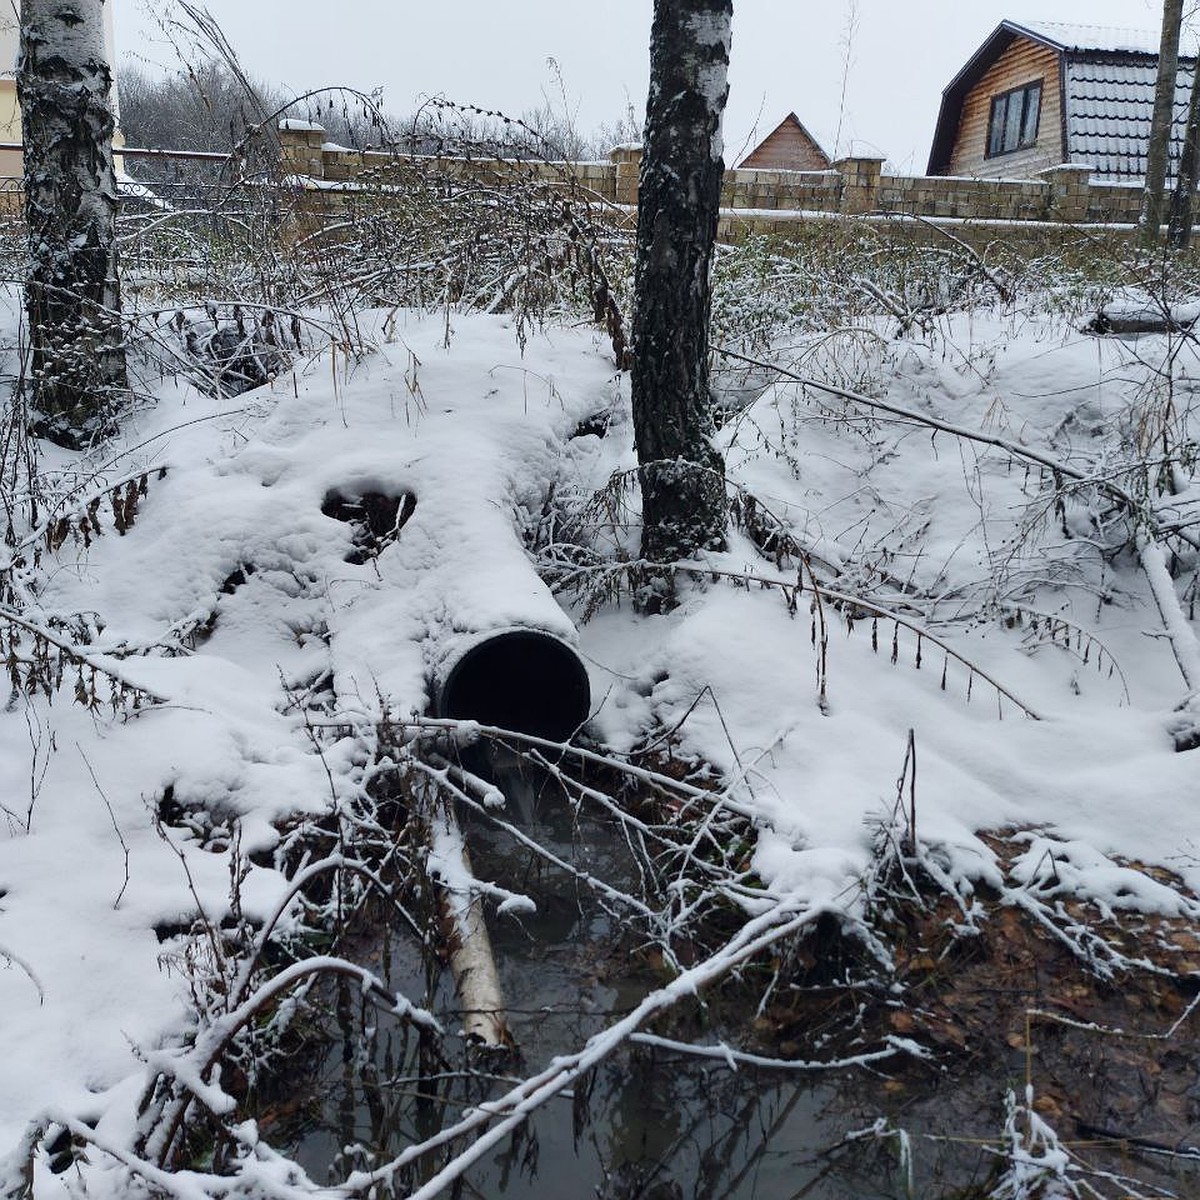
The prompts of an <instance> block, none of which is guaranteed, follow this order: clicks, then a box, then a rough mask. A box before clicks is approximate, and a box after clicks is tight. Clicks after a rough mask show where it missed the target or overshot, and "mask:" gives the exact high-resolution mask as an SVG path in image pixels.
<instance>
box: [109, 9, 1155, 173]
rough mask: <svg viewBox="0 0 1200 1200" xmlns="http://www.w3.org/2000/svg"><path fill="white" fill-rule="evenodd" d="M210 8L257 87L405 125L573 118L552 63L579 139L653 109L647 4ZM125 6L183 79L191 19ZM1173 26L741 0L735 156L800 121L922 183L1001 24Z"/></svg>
mask: <svg viewBox="0 0 1200 1200" xmlns="http://www.w3.org/2000/svg"><path fill="white" fill-rule="evenodd" d="M197 2H199V3H203V4H204V5H205V7H207V9H208V10H209V12H211V13H212V15H213V16H214V17H215V18H216V19H217V21H218V22H219V24H220V25H221V27H222V29H223V30H224V32H225V34H226V36H227V38H228V39H229V41H230V42H231V43H232V44H233V46H234V47H235V49H236V50H237V51H238V53H239V55H240V56H241V59H242V62H243V65H244V66H245V67H246V68H247V70H248V71H249V72H250V73H251V74H252V75H253V76H255V77H256V78H260V79H264V80H269V81H270V82H273V83H278V84H283V85H285V86H286V87H288V88H289V89H292V90H295V91H296V92H301V91H305V90H307V89H310V88H314V87H321V86H325V85H331V84H348V85H351V86H354V87H356V88H359V89H362V90H364V91H371V90H373V89H375V88H378V87H382V88H383V95H384V103H385V106H386V108H387V109H388V110H389V111H390V112H393V113H395V114H397V115H401V116H403V115H406V114H408V113H410V112H411V111H412V110H413V109H414V108H415V107H416V106H417V104H418V103H419V101H420V99H421V98H422V97H424V96H429V95H438V94H441V95H445V96H446V97H448V98H450V99H452V100H456V101H460V102H463V103H472V104H478V105H480V106H482V107H485V108H499V109H503V110H504V111H506V112H508V113H510V114H512V115H517V116H519V115H520V114H521V113H522V112H523V111H525V110H528V109H530V108H534V107H537V106H538V105H540V104H542V103H543V102H544V101H545V100H546V99H547V98H549V99H550V100H551V101H552V102H553V103H554V104H555V105H558V106H561V103H562V101H561V97H560V94H559V89H558V83H557V82H556V78H555V73H554V71H553V69H552V68H551V67H550V66H549V65H548V59H551V58H552V59H553V60H554V61H555V63H557V66H558V72H559V74H560V75H561V78H562V81H563V84H564V85H565V89H566V93H567V98H568V106H569V111H570V113H571V116H572V118H573V119H574V121H575V123H576V126H577V127H578V128H579V129H580V130H581V131H586V132H590V131H591V130H592V129H594V128H596V127H597V126H599V125H601V124H614V123H615V122H616V121H617V120H618V119H619V118H620V117H621V115H622V114H623V112H624V111H625V110H626V108H627V106H628V105H631V104H632V105H633V107H634V109H635V111H636V113H637V119H638V122H639V124H640V121H641V117H642V114H643V113H644V107H645V93H646V78H647V74H648V57H649V52H648V45H649V36H650V17H651V11H652V0H588V2H587V3H585V2H583V0H197ZM112 3H113V4H114V9H115V16H116V37H117V53H118V60H119V61H139V60H140V61H142V62H143V63H144V64H146V65H147V66H161V67H172V68H175V69H177V68H178V65H179V62H178V59H177V58H176V57H175V55H174V53H173V51H172V50H171V48H170V46H169V45H168V44H167V42H166V41H165V39H164V37H163V34H162V32H161V30H160V29H159V28H158V26H157V24H156V22H155V20H154V19H153V13H154V12H158V13H159V14H165V15H167V16H168V17H169V16H170V15H171V14H175V15H176V16H178V15H179V13H178V10H177V8H176V6H175V3H174V0H112ZM855 11H856V12H857V23H856V26H855V27H854V28H853V29H851V16H852V14H853V13H854V12H855ZM1161 13H1162V5H1161V0H1036V2H1033V0H1013V3H1011V4H1009V3H1005V2H1004V0H857V3H855V2H854V0H824V2H823V3H812V2H809V0H735V3H734V17H733V57H732V62H731V66H730V95H729V106H728V108H727V110H726V116H725V143H726V160H727V161H730V162H733V161H736V160H737V159H738V158H740V157H741V155H742V154H743V153H745V151H746V150H747V149H749V148H750V147H751V146H752V145H753V144H754V143H755V142H757V141H758V140H759V139H760V138H762V137H764V136H765V135H766V134H767V133H769V132H770V131H771V129H773V128H774V127H775V125H777V124H778V123H779V121H780V120H781V119H782V118H783V117H784V116H785V115H786V114H787V113H788V112H789V111H793V110H794V111H795V112H796V114H797V116H799V118H800V120H801V121H803V122H804V123H805V124H806V125H807V126H808V128H809V130H810V131H811V132H812V133H813V135H814V136H815V137H816V138H817V140H818V141H819V142H821V144H822V145H823V146H824V147H825V149H826V150H827V151H829V152H830V153H831V154H832V153H835V152H840V153H865V154H876V153H878V154H882V155H884V156H885V157H887V158H889V159H890V160H891V161H892V162H893V163H894V164H895V165H896V166H898V167H899V168H900V169H902V170H905V171H912V172H915V173H918V174H919V173H921V172H922V171H924V169H925V164H926V160H927V158H928V155H929V144H930V140H931V138H932V136H933V126H934V121H935V118H936V115H937V108H938V103H939V100H940V97H941V91H942V88H943V87H945V86H946V84H947V83H948V82H949V81H950V79H951V78H952V77H953V76H954V74H955V73H956V72H957V71H958V69H959V68H960V67H961V66H962V65H963V64H964V63H965V62H966V60H967V59H968V58H969V57H970V56H971V54H972V53H973V52H974V51H975V49H977V47H978V46H979V45H980V43H981V42H982V41H983V40H984V39H985V38H986V37H987V35H988V34H989V33H990V32H991V31H992V29H994V28H995V26H996V25H997V23H998V22H999V21H1001V20H1002V19H1004V18H1006V17H1011V18H1013V19H1015V20H1020V19H1022V18H1023V17H1024V18H1027V19H1032V18H1035V17H1036V18H1037V19H1040V20H1046V21H1069V22H1076V23H1090V24H1105V25H1115V26H1120V27H1123V28H1141V29H1157V28H1158V24H1159V21H1160V20H1161ZM847 47H848V50H849V70H848V71H847V70H846V55H847ZM843 83H844V84H845V88H844V92H845V99H844V101H843V99H842V95H843Z"/></svg>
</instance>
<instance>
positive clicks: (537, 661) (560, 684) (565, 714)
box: [434, 629, 592, 742]
mask: <svg viewBox="0 0 1200 1200" xmlns="http://www.w3.org/2000/svg"><path fill="white" fill-rule="evenodd" d="M441 674H442V681H441V683H440V686H438V687H437V689H436V693H435V697H434V711H435V712H436V714H437V715H438V716H439V717H450V718H453V719H455V720H460V721H478V722H479V723H480V724H481V725H498V726H500V727H501V728H502V729H512V730H514V731H515V732H517V733H527V734H530V735H532V736H534V737H541V738H547V739H548V740H549V741H552V742H565V741H567V740H568V739H569V738H570V737H571V736H572V734H574V733H575V732H576V731H577V730H578V729H579V727H580V726H581V725H582V724H583V723H584V721H586V720H587V718H588V713H589V711H590V709H591V703H592V699H591V688H590V686H589V684H588V675H587V669H586V668H585V667H584V665H583V663H582V661H581V660H580V658H579V655H578V654H576V653H575V651H574V650H573V649H571V647H570V646H568V645H567V643H566V642H564V641H562V640H561V639H560V638H556V637H554V636H553V635H551V634H549V633H543V632H541V631H540V630H537V629H506V630H499V631H497V632H495V633H491V634H486V635H484V636H482V637H481V638H479V640H478V641H475V642H473V643H472V644H471V645H470V646H468V647H467V648H466V649H465V650H463V651H462V652H461V653H460V654H458V655H456V656H455V657H454V659H453V660H452V662H451V663H450V664H449V666H448V669H446V668H445V667H443V672H442V673H441Z"/></svg>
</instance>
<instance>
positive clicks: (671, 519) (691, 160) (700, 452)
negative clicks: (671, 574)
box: [632, 0, 733, 612]
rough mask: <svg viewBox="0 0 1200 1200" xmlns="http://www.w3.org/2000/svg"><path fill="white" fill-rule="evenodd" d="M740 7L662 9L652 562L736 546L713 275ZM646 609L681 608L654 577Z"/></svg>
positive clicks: (650, 224) (640, 362)
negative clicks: (716, 384) (720, 408)
mask: <svg viewBox="0 0 1200 1200" xmlns="http://www.w3.org/2000/svg"><path fill="white" fill-rule="evenodd" d="M732 18H733V0H655V4H654V25H653V30H652V32H651V40H650V96H649V101H648V104H647V108H646V130H645V144H644V150H643V157H642V168H641V179H640V184H639V188H640V191H639V199H638V232H637V243H638V244H637V270H636V279H635V288H636V303H635V311H634V319H633V356H634V357H633V371H632V387H633V422H634V438H635V441H636V444H637V453H638V464H639V476H640V481H641V489H642V521H643V524H642V549H641V553H642V557H643V558H644V559H648V560H649V561H651V562H654V563H669V562H674V561H676V560H678V559H683V558H691V557H693V556H694V555H695V554H696V552H697V551H700V550H705V549H716V548H719V547H721V546H723V545H724V543H725V531H726V523H727V513H726V504H725V475H724V464H723V462H722V460H721V456H720V454H719V453H718V452H717V450H716V449H715V447H714V446H713V444H712V441H711V438H712V433H713V421H712V395H711V391H710V387H709V376H708V322H709V311H710V307H711V304H710V296H711V292H710V283H709V272H710V267H711V263H712V253H713V243H714V242H715V240H716V235H717V217H718V214H719V209H720V201H721V179H722V175H723V172H724V164H723V162H722V159H721V153H722V147H721V117H722V114H723V112H724V109H725V98H726V96H727V95H728V93H729V88H728V85H727V82H726V79H727V73H728V67H729V45H730V27H731V23H732ZM636 600H637V603H638V605H639V606H640V607H641V608H642V609H643V610H645V611H652V612H653V611H659V610H661V609H663V608H668V607H670V606H671V605H672V604H673V602H674V595H673V588H672V585H671V582H670V579H669V578H668V577H667V576H666V574H665V573H660V572H654V571H653V570H651V571H649V572H648V573H647V577H646V579H645V580H644V582H643V585H642V587H640V588H639V591H638V595H637V597H636Z"/></svg>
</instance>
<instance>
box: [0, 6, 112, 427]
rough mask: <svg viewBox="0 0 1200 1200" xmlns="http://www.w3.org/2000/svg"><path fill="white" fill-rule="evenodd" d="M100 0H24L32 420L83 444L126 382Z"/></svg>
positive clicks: (21, 63) (20, 86) (20, 77)
mask: <svg viewBox="0 0 1200 1200" xmlns="http://www.w3.org/2000/svg"><path fill="white" fill-rule="evenodd" d="M104 3H105V0H21V49H20V55H19V58H18V62H17V96H18V98H19V101H20V105H21V124H22V136H23V141H24V148H25V215H26V220H27V222H28V227H29V248H30V260H31V261H30V270H29V277H28V279H27V281H26V286H25V308H26V314H27V317H28V321H29V342H30V349H31V359H30V375H29V378H30V381H31V384H32V394H33V407H34V409H35V411H36V413H37V419H36V421H35V426H34V428H35V431H36V432H38V433H39V434H41V435H42V436H45V437H48V438H50V439H51V440H52V441H55V442H57V443H59V444H60V445H65V446H70V447H73V448H80V447H82V446H84V445H87V444H89V443H90V442H92V441H94V440H95V439H96V438H97V437H100V436H103V435H104V434H105V433H107V432H109V431H110V428H111V422H112V412H113V409H114V406H115V401H116V399H117V397H118V395H119V394H120V393H121V392H122V391H124V389H125V387H126V382H127V381H126V373H125V351H124V344H123V341H122V336H121V320H120V290H119V285H118V282H117V264H116V244H115V225H116V211H117V186H116V176H115V173H114V171H113V156H112V136H113V114H112V110H111V108H110V106H109V99H108V97H109V91H110V88H111V85H112V76H111V74H110V71H109V67H108V63H107V61H106V56H105V46H104Z"/></svg>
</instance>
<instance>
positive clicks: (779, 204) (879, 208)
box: [279, 121, 1141, 234]
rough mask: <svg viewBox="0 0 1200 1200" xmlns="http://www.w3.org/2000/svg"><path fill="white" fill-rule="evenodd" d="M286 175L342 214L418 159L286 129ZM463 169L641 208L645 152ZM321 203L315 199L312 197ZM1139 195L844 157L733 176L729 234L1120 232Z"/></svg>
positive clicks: (725, 203)
mask: <svg viewBox="0 0 1200 1200" xmlns="http://www.w3.org/2000/svg"><path fill="white" fill-rule="evenodd" d="M279 136H280V144H281V146H282V154H283V169H284V172H285V173H286V174H288V175H291V176H296V177H300V178H302V179H304V180H305V185H306V187H308V188H310V189H311V190H313V191H316V192H319V193H323V194H324V195H325V197H326V199H325V202H324V203H323V204H319V205H316V207H320V208H325V209H329V208H332V207H334V206H335V204H336V196H337V193H338V192H339V190H341V189H340V188H339V185H345V186H347V187H349V186H350V185H353V186H355V187H361V186H363V185H364V184H367V183H369V182H371V181H372V180H375V181H378V182H381V183H384V182H386V180H387V176H388V174H389V173H394V171H395V168H396V167H397V166H398V165H401V164H410V165H414V166H415V165H417V164H419V163H420V162H421V161H422V160H421V159H420V158H419V157H416V156H400V155H394V154H387V153H383V152H379V151H370V150H367V151H358V150H346V149H343V148H342V147H338V146H332V145H329V144H328V143H326V141H325V132H324V130H323V129H322V128H321V127H320V126H319V125H311V124H307V123H301V122H294V121H293V122H284V123H283V124H282V125H281V127H280V134H279ZM443 161H461V163H462V170H463V172H464V174H470V173H472V172H478V171H482V170H491V171H500V172H503V171H506V170H518V169H519V170H520V171H522V172H523V173H525V174H526V175H528V176H531V177H535V178H536V177H541V178H545V179H561V178H563V176H564V175H570V176H573V177H574V178H575V180H576V181H577V182H578V184H579V185H580V186H582V187H583V188H585V189H587V190H589V191H591V192H593V193H595V194H596V195H597V196H598V197H600V198H602V199H604V200H607V201H609V202H610V203H613V204H617V205H622V206H635V205H636V204H637V192H638V171H639V168H640V163H641V148H640V147H636V146H626V147H620V148H618V149H616V150H614V151H613V152H612V154H611V155H610V160H609V161H608V162H594V163H539V162H529V161H525V162H521V163H520V164H519V165H518V164H515V163H513V162H511V161H509V160H502V159H496V160H488V161H482V160H468V159H463V160H443ZM314 200H315V197H314ZM1140 200H1141V189H1140V186H1130V185H1121V184H1103V183H1093V182H1092V181H1091V168H1090V167H1086V166H1076V165H1062V166H1057V167H1051V168H1049V169H1047V170H1044V171H1040V172H1039V173H1038V174H1037V176H1036V177H1035V178H1033V179H970V178H958V177H950V176H910V175H885V174H884V173H883V159H881V158H843V159H839V160H838V161H837V162H835V163H834V164H833V168H832V169H831V170H828V171H776V170H749V169H745V170H730V171H726V172H725V181H724V186H723V188H722V191H721V205H722V209H723V214H722V231H723V233H725V234H734V233H736V232H738V231H747V230H755V231H762V232H768V233H786V232H787V231H788V229H789V228H794V226H795V223H796V222H797V221H798V220H805V219H807V214H816V213H823V214H844V215H852V216H872V215H876V214H881V215H886V216H901V217H920V218H925V219H929V220H934V221H943V220H945V221H980V222H1001V223H1010V222H1014V223H1015V222H1039V221H1040V222H1055V223H1068V224H1082V223H1089V224H1101V225H1114V224H1115V225H1121V224H1132V223H1134V222H1136V220H1137V215H1138V206H1139V204H1140Z"/></svg>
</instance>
